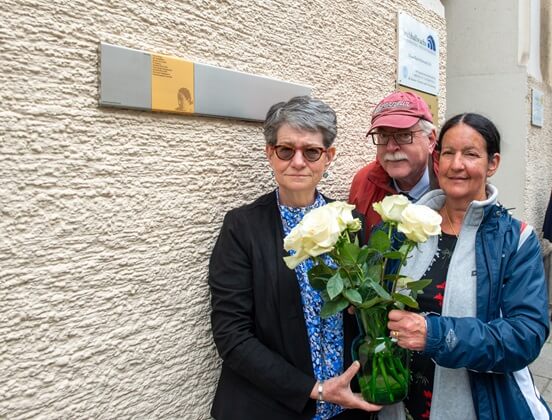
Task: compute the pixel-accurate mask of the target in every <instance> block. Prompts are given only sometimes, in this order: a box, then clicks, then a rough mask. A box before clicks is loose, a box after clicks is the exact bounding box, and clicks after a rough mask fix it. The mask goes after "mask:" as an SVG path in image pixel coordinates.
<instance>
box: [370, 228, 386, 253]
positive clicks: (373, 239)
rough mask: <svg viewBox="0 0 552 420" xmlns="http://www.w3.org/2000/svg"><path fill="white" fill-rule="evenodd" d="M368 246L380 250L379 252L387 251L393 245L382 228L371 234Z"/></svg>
mask: <svg viewBox="0 0 552 420" xmlns="http://www.w3.org/2000/svg"><path fill="white" fill-rule="evenodd" d="M368 246H369V247H371V248H374V249H376V250H378V251H379V252H385V251H387V250H389V248H390V247H391V241H390V240H389V238H388V237H387V234H386V233H385V232H384V231H382V230H376V231H375V232H373V233H372V235H371V236H370V241H369V242H368Z"/></svg>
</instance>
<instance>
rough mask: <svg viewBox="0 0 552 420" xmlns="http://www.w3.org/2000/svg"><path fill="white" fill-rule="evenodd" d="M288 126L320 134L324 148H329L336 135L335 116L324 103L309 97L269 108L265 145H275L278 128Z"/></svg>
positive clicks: (292, 99)
mask: <svg viewBox="0 0 552 420" xmlns="http://www.w3.org/2000/svg"><path fill="white" fill-rule="evenodd" d="M284 124H288V125H289V126H291V127H293V128H295V129H298V130H306V131H312V132H320V133H322V138H323V143H324V147H326V148H328V147H330V146H331V145H332V144H333V142H334V140H335V137H336V135H337V116H336V115H335V111H334V110H333V109H332V108H330V107H329V106H328V105H327V104H326V103H324V102H322V101H321V100H319V99H314V98H311V97H310V96H296V97H294V98H291V99H290V100H289V101H287V102H278V103H277V104H274V105H272V106H271V107H270V109H269V110H268V112H267V114H266V119H265V122H264V137H265V140H266V144H268V145H270V146H275V145H276V141H277V138H276V135H277V133H278V130H279V128H280V127H281V126H282V125H284Z"/></svg>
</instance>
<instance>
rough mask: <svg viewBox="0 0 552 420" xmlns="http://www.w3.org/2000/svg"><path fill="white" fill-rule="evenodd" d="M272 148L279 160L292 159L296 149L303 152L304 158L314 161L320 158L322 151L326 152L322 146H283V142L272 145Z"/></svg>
mask: <svg viewBox="0 0 552 420" xmlns="http://www.w3.org/2000/svg"><path fill="white" fill-rule="evenodd" d="M272 147H273V148H274V150H275V151H276V156H278V159H281V160H291V159H293V156H295V152H296V151H297V150H301V153H302V154H303V157H304V158H305V160H307V161H309V162H316V161H318V160H319V159H320V157H321V156H322V154H323V153H326V149H324V148H323V147H313V146H309V147H305V148H302V147H298V148H293V147H290V146H285V145H283V144H280V145H277V146H272Z"/></svg>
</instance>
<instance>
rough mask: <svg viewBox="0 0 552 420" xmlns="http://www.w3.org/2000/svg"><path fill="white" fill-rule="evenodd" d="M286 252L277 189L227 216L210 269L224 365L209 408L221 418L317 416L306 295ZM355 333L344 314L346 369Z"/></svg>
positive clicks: (215, 332) (213, 317)
mask: <svg viewBox="0 0 552 420" xmlns="http://www.w3.org/2000/svg"><path fill="white" fill-rule="evenodd" d="M327 201H331V200H327ZM285 255H287V253H286V252H285V251H284V245H283V227H282V222H281V219H280V213H279V210H278V206H277V201H276V193H275V192H272V193H269V194H266V195H264V196H262V197H260V198H258V199H257V200H256V201H255V202H253V203H251V204H248V205H246V206H243V207H240V208H237V209H234V210H231V211H230V212H228V213H227V214H226V217H225V218H224V223H223V226H222V229H221V232H220V235H219V238H218V240H217V242H216V244H215V248H214V250H213V254H212V256H211V261H210V264H209V286H210V289H211V304H212V313H211V323H212V328H213V337H214V340H215V344H216V347H217V350H218V352H219V355H220V357H221V358H222V360H223V363H222V370H221V374H220V379H219V382H218V386H217V390H216V394H215V398H214V402H213V406H212V409H211V415H212V416H213V417H214V418H215V419H217V420H234V419H235V420H244V419H262V420H271V419H274V420H281V419H310V418H312V417H313V415H314V413H315V401H314V400H312V399H310V398H309V395H310V392H311V390H312V388H313V386H314V384H315V383H316V380H315V378H314V374H313V370H312V362H311V355H310V346H309V341H308V336H307V330H306V326H305V320H304V316H303V309H302V305H301V297H300V290H299V285H298V282H297V278H296V276H295V272H294V271H293V270H290V269H289V268H287V266H286V265H285V263H284V260H283V257H284V256H285ZM356 334H357V328H356V321H355V320H354V317H352V316H350V315H348V314H347V313H346V312H344V341H345V350H344V363H345V367H348V366H349V365H350V364H351V354H350V353H351V351H350V344H351V341H352V339H353V338H354V336H356Z"/></svg>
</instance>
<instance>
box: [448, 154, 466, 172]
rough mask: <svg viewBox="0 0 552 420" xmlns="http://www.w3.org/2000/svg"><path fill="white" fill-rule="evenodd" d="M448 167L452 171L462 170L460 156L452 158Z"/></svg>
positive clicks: (462, 163) (462, 162) (462, 164)
mask: <svg viewBox="0 0 552 420" xmlns="http://www.w3.org/2000/svg"><path fill="white" fill-rule="evenodd" d="M450 166H451V167H452V168H454V169H462V167H463V166H464V161H463V159H462V155H461V154H459V153H456V154H455V155H454V157H453V158H452V162H451V165H450Z"/></svg>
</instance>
